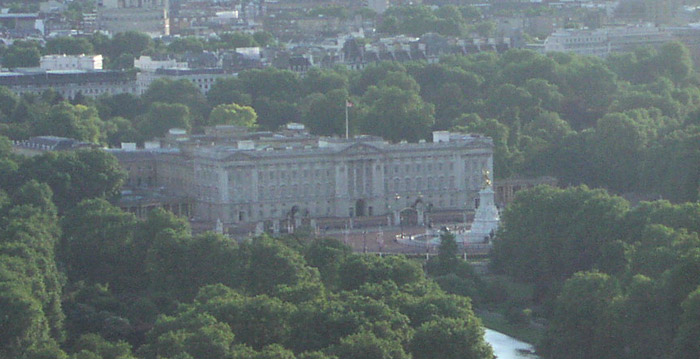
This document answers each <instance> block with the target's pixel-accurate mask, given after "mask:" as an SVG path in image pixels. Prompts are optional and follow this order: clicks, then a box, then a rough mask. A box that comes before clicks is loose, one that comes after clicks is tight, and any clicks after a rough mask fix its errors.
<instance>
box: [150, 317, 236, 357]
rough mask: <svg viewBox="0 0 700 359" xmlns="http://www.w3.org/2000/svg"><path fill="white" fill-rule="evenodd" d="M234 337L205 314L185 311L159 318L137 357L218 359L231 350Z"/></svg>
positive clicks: (229, 330) (227, 328)
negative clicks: (139, 355)
mask: <svg viewBox="0 0 700 359" xmlns="http://www.w3.org/2000/svg"><path fill="white" fill-rule="evenodd" d="M234 338H235V336H234V334H233V333H232V332H231V328H229V326H228V325H226V324H224V323H221V322H219V321H217V320H216V319H215V318H214V317H212V316H211V315H209V314H205V313H196V312H195V311H193V310H185V311H183V312H181V313H178V314H177V316H173V317H171V316H161V317H160V318H158V320H157V321H156V323H155V325H154V326H153V329H151V331H149V332H148V335H147V338H146V340H147V341H146V345H144V346H142V347H141V348H140V349H139V354H141V356H142V357H144V358H146V359H156V358H175V357H176V356H179V358H187V356H183V355H184V354H188V355H189V356H190V357H191V358H198V359H220V358H225V357H227V356H228V354H229V353H230V351H231V346H232V344H233V341H234Z"/></svg>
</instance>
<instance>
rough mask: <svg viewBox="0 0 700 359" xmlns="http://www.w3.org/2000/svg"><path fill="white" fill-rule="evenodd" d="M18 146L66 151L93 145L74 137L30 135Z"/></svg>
mask: <svg viewBox="0 0 700 359" xmlns="http://www.w3.org/2000/svg"><path fill="white" fill-rule="evenodd" d="M16 146H18V147H22V148H30V149H37V150H43V151H66V150H73V149H78V148H83V147H92V144H90V143H88V142H82V141H78V140H76V139H73V138H66V137H57V136H36V137H30V138H29V139H28V140H26V141H21V142H18V143H17V144H16Z"/></svg>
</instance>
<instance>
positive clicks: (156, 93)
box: [141, 79, 231, 127]
mask: <svg viewBox="0 0 700 359" xmlns="http://www.w3.org/2000/svg"><path fill="white" fill-rule="evenodd" d="M141 100H142V101H143V103H144V105H146V106H149V105H153V104H155V103H157V102H160V103H166V104H182V105H185V106H187V107H188V111H189V113H190V115H191V116H192V120H193V121H192V125H193V126H194V127H196V126H202V125H203V124H204V120H205V119H206V118H207V115H208V114H209V111H210V108H209V105H208V104H207V101H206V98H205V97H204V95H202V93H201V92H200V91H199V89H198V88H197V86H195V85H194V84H193V83H192V82H190V81H188V80H177V81H173V80H170V79H157V80H155V81H153V82H152V83H151V85H150V86H149V87H148V90H146V92H145V93H144V94H143V95H142V96H141ZM227 103H231V102H227Z"/></svg>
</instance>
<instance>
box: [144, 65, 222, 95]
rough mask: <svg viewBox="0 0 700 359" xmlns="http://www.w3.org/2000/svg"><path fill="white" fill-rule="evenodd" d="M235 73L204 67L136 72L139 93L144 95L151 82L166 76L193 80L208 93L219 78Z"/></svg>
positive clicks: (201, 89)
mask: <svg viewBox="0 0 700 359" xmlns="http://www.w3.org/2000/svg"><path fill="white" fill-rule="evenodd" d="M231 76H233V74H231V73H228V72H226V71H225V70H224V69H221V68H210V69H207V68H204V69H189V68H161V69H156V70H155V71H143V72H139V73H137V74H136V83H137V84H138V94H139V95H142V94H144V93H145V92H146V90H148V88H149V87H150V86H151V83H153V81H155V80H156V79H160V78H166V79H171V80H173V81H177V80H187V81H190V82H192V84H194V85H195V86H197V88H198V89H199V91H201V92H202V93H207V92H208V91H209V89H211V87H212V86H213V85H214V83H215V82H216V80H218V79H219V78H225V77H231Z"/></svg>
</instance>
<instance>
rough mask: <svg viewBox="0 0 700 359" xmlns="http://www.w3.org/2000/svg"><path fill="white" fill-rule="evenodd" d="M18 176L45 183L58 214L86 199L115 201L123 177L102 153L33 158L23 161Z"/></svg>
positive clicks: (90, 152)
mask: <svg viewBox="0 0 700 359" xmlns="http://www.w3.org/2000/svg"><path fill="white" fill-rule="evenodd" d="M19 173H21V174H22V177H23V179H24V180H31V179H36V180H38V181H42V182H45V183H47V184H48V185H49V187H51V190H52V191H53V195H54V203H55V204H56V206H57V207H58V209H59V212H63V211H65V210H67V209H69V208H72V207H73V206H75V205H76V204H78V203H79V202H80V201H82V200H84V199H88V198H98V197H99V198H105V199H108V200H112V199H115V198H117V197H118V196H119V195H120V189H121V185H122V183H123V182H124V178H125V174H124V172H123V170H122V168H121V166H120V165H119V162H118V161H117V159H116V158H115V157H114V156H112V155H111V154H109V153H107V152H105V151H102V150H79V151H74V152H61V153H55V152H52V153H47V154H43V155H41V156H35V157H32V158H30V159H28V160H26V161H23V162H22V164H21V166H20V169H19ZM20 183H21V182H20Z"/></svg>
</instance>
